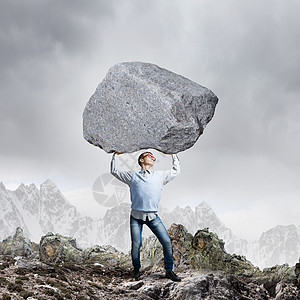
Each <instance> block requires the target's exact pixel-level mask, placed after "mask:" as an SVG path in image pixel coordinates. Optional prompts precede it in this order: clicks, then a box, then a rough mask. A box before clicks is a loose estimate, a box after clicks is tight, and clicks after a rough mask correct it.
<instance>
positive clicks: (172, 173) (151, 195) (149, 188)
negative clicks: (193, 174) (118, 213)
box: [110, 154, 180, 221]
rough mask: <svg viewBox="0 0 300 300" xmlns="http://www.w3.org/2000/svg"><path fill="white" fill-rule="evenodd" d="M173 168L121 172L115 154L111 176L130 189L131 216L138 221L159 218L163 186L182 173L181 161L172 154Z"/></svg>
mask: <svg viewBox="0 0 300 300" xmlns="http://www.w3.org/2000/svg"><path fill="white" fill-rule="evenodd" d="M172 159H173V166H172V169H171V170H168V171H151V170H145V169H143V168H141V170H140V171H139V172H132V171H120V170H118V169H117V168H116V166H115V154H113V156H112V160H111V170H110V171H111V174H112V175H113V176H115V177H116V178H117V179H119V180H120V181H122V182H124V183H126V184H127V185H128V186H129V187H130V199H131V208H132V210H131V215H132V216H133V217H134V218H136V219H143V220H144V221H145V220H146V218H147V217H148V219H149V220H153V219H155V218H156V216H157V210H158V204H159V201H160V196H161V189H162V186H163V185H165V184H167V183H168V182H170V181H171V180H173V179H174V178H175V177H176V176H177V175H178V174H179V173H180V164H179V159H178V157H177V155H176V154H172Z"/></svg>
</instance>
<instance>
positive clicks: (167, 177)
mask: <svg viewBox="0 0 300 300" xmlns="http://www.w3.org/2000/svg"><path fill="white" fill-rule="evenodd" d="M172 160H173V166H172V169H171V170H168V171H165V172H164V174H163V184H167V183H168V182H170V181H171V180H173V179H174V178H175V177H176V176H177V175H178V174H179V173H180V163H179V159H178V156H177V154H172Z"/></svg>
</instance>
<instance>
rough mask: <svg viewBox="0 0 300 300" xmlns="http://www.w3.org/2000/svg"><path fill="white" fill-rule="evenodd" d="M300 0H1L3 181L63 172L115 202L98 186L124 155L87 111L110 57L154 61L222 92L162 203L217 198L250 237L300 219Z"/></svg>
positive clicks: (84, 190)
mask: <svg viewBox="0 0 300 300" xmlns="http://www.w3.org/2000/svg"><path fill="white" fill-rule="evenodd" d="M299 11H300V2H299V1H296V0H294V1H293V0H288V1H279V0H270V1H266V0H253V1H238V0H235V1H233V0H228V1H217V0H215V1H213V0H210V1H208V0H206V1H201V0H199V1H192V0H187V1H179V0H172V1H171V0H170V1H158V0H156V1H155V0H152V1H151V0H147V1H144V0H136V1H100V0H97V1H96V0H94V1H92V0H89V1H79V0H76V1H74V0H73V1H62V0H61V1H58V0H51V1H50V0H44V1H39V0H26V1H21V0H20V1H16V0H15V1H10V0H0V45H1V48H0V54H1V55H0V67H1V72H0V141H1V147H0V164H1V167H0V181H3V183H4V184H5V185H6V186H7V187H10V188H14V187H16V186H18V185H19V184H20V183H21V182H24V183H27V184H28V183H35V184H36V185H37V186H39V185H40V184H41V183H42V182H44V181H45V180H46V179H47V178H50V179H51V180H52V181H53V182H55V183H56V184H57V185H58V187H59V188H60V189H61V191H63V192H64V194H65V195H66V196H67V198H68V199H69V200H70V201H71V202H72V203H76V204H77V205H78V207H79V209H80V210H81V211H82V212H84V213H85V214H90V215H93V216H98V215H99V216H102V215H103V213H104V212H105V210H104V208H103V207H102V206H100V205H98V204H97V203H96V202H95V200H94V199H93V197H92V196H91V188H92V185H93V183H94V181H95V179H96V178H97V177H98V176H99V175H101V174H104V173H106V172H108V170H109V162H110V158H111V155H108V154H106V153H105V152H104V151H103V150H100V149H99V148H96V147H94V146H92V145H90V144H88V143H87V142H86V141H85V140H84V139H83V137H82V113H83V110H84V107H85V105H86V103H87V101H88V99H89V97H90V96H91V95H92V94H93V93H94V91H95V89H96V87H97V85H98V84H99V82H100V81H101V80H102V79H103V77H104V76H105V74H106V72H107V70H108V69H109V67H111V66H112V65H114V64H115V63H118V62H122V61H134V60H138V61H145V62H151V63H155V64H157V65H159V66H161V67H163V68H166V69H169V70H171V71H173V72H175V73H178V74H181V75H183V76H185V77H187V78H189V79H191V80H193V81H195V82H197V83H199V84H201V85H203V86H206V87H208V88H209V89H211V90H212V91H213V92H214V93H215V94H216V95H217V96H218V97H219V104H218V106H217V109H216V112H215V116H214V118H213V120H212V121H211V123H210V124H209V125H208V126H207V128H206V130H205V132H204V134H203V136H201V137H200V139H199V140H198V142H197V143H196V144H195V145H194V146H193V147H192V148H191V149H189V150H186V151H184V152H182V153H179V158H180V160H181V167H182V172H181V174H180V176H179V177H178V178H176V182H175V181H173V182H171V183H170V184H168V185H167V186H166V187H165V188H164V192H163V199H162V202H161V203H162V205H163V206H168V207H170V208H172V207H175V206H176V205H179V206H182V207H183V206H186V205H190V206H191V207H195V206H196V205H198V204H199V203H201V202H202V201H206V202H207V203H208V204H209V205H211V206H212V208H213V209H214V210H215V211H216V212H217V213H218V215H219V216H220V218H221V219H222V220H223V221H224V223H225V224H226V225H228V226H229V227H231V228H232V229H233V231H234V233H236V234H237V235H239V236H241V237H246V238H249V239H256V238H258V237H259V235H260V233H262V232H263V231H265V230H267V229H269V228H271V227H273V226H275V225H279V224H283V225H287V224H292V223H294V224H296V225H299V221H298V220H299V215H300V204H299V200H300V185H299V177H300V176H299V175H300V163H299V161H300V160H299V153H300V140H299V135H300V121H299V115H300V101H299V98H300V97H299V96H300V84H299V78H300V56H299V48H300V31H299V28H300V19H299V17H298V12H299ZM161 161H162V163H161V165H160V166H161V167H164V168H167V167H169V166H171V159H170V158H169V157H166V158H162V159H161Z"/></svg>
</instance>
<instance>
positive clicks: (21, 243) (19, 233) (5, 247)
mask: <svg viewBox="0 0 300 300" xmlns="http://www.w3.org/2000/svg"><path fill="white" fill-rule="evenodd" d="M38 248H39V245H38V244H36V243H34V242H31V241H30V240H29V239H28V238H26V237H25V236H24V232H23V229H22V228H21V227H18V228H17V229H16V233H15V234H14V236H9V237H8V238H6V239H4V240H3V241H2V242H0V255H8V256H22V257H30V258H34V257H38Z"/></svg>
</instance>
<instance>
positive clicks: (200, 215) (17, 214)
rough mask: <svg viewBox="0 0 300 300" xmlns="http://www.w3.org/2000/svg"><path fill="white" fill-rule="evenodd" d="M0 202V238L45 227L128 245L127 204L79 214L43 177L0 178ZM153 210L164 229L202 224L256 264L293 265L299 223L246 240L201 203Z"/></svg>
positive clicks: (299, 245) (83, 239) (88, 240)
mask: <svg viewBox="0 0 300 300" xmlns="http://www.w3.org/2000/svg"><path fill="white" fill-rule="evenodd" d="M0 205H1V210H0V239H4V238H6V237H8V236H9V235H12V234H14V232H15V230H16V228H17V227H22V228H23V230H24V234H25V235H26V236H27V237H28V238H30V239H31V240H32V241H35V242H39V240H40V238H41V236H42V235H44V234H46V233H47V232H49V231H51V232H54V233H60V234H62V235H66V236H72V237H75V238H76V239H77V242H78V244H79V245H80V246H81V247H87V246H91V245H95V244H98V245H103V244H109V245H112V246H114V247H116V248H117V249H119V250H122V251H124V252H128V251H129V250H130V229H129V214H130V204H128V203H122V204H120V205H118V206H116V207H114V208H112V209H109V210H108V211H107V212H106V214H105V216H104V217H103V219H99V220H94V219H92V218H89V217H83V216H81V215H80V213H79V212H78V211H77V210H76V207H75V206H73V205H71V204H70V203H69V202H68V201H67V199H66V198H65V197H64V196H63V194H62V193H61V192H60V191H59V189H58V188H57V186H56V185H55V184H54V183H53V182H52V181H51V180H47V181H45V182H44V183H42V184H41V186H40V189H38V188H37V187H36V186H35V185H34V184H31V185H29V186H25V185H24V184H21V185H20V186H19V187H18V188H17V189H16V190H15V191H10V190H7V189H6V188H5V186H4V185H3V183H0ZM159 215H160V217H161V218H162V220H163V222H164V224H165V226H166V228H169V227H170V226H171V224H172V223H177V224H182V225H184V226H185V227H186V228H187V230H188V231H189V232H190V233H192V234H195V232H196V231H197V230H198V229H203V228H206V227H208V228H209V230H210V231H212V232H215V233H217V234H218V236H219V237H220V238H222V239H223V240H224V241H225V249H226V251H227V252H229V253H237V254H241V255H245V256H246V257H247V259H249V260H250V261H251V262H252V263H253V264H254V265H257V266H259V267H261V268H263V267H267V266H273V265H275V264H283V263H288V264H290V265H293V264H295V262H296V260H298V257H299V254H300V226H298V227H296V226H295V225H289V226H276V227H275V228H272V229H270V230H268V231H266V232H264V233H263V234H262V235H261V237H260V239H259V240H258V241H257V242H255V243H249V242H247V241H246V240H242V239H237V238H236V237H235V236H234V234H233V233H232V231H231V229H230V228H228V227H227V226H226V225H225V224H224V223H223V222H222V221H221V220H220V219H219V218H218V216H217V215H216V214H215V212H214V211H213V209H212V208H211V207H210V206H209V205H208V204H207V203H205V202H202V203H201V204H199V205H198V206H197V207H196V208H195V210H193V209H192V208H191V207H189V206H186V207H184V208H180V207H179V206H177V207H175V208H174V209H173V210H172V211H168V210H167V209H165V208H162V207H161V208H160V211H159ZM144 228H145V229H144V233H143V236H144V237H147V236H149V235H150V234H151V231H150V230H149V229H148V228H147V227H146V226H145V227H144Z"/></svg>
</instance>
